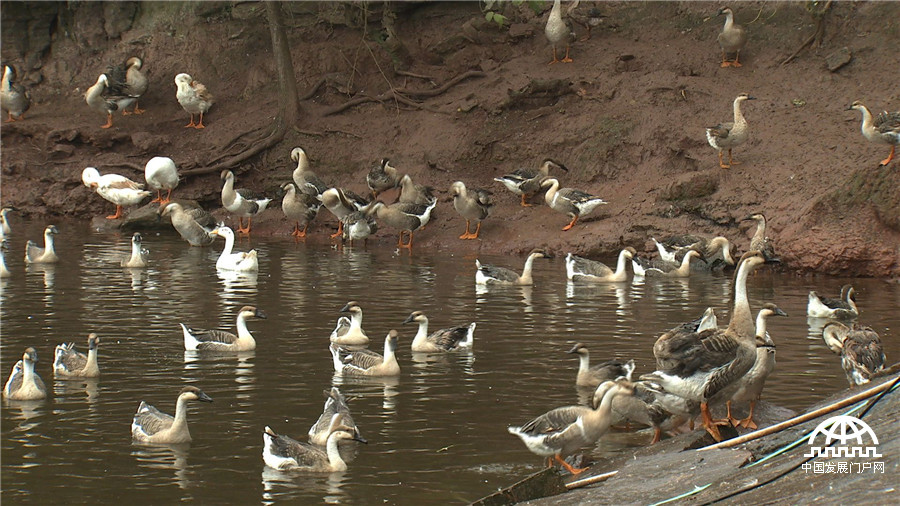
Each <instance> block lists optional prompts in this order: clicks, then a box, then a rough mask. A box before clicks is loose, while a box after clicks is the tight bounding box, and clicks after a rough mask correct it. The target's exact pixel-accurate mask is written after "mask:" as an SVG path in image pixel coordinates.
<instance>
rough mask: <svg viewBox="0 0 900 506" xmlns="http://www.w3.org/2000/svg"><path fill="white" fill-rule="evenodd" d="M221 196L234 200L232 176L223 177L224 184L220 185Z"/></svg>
mask: <svg viewBox="0 0 900 506" xmlns="http://www.w3.org/2000/svg"><path fill="white" fill-rule="evenodd" d="M222 197H223V199H225V200H229V201H231V200H234V198H235V191H234V178H233V177H229V178H226V179H225V184H224V185H222Z"/></svg>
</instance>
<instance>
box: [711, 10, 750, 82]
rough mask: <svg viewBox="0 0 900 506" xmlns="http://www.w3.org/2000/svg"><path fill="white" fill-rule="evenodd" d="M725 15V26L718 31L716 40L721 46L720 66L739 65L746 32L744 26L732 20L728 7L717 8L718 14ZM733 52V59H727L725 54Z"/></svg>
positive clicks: (745, 40)
mask: <svg viewBox="0 0 900 506" xmlns="http://www.w3.org/2000/svg"><path fill="white" fill-rule="evenodd" d="M723 14H724V15H725V26H724V27H722V31H721V32H719V35H718V37H716V40H718V41H719V47H721V48H722V65H721V66H722V67H723V68H724V67H741V66H742V65H741V62H740V61H738V60H740V58H741V50H742V49H744V46H745V45H747V32H746V31H745V30H744V27H743V26H741V25H739V24H737V23H735V22H734V12H732V10H731V9H730V8H728V7H722V8H721V9H719V13H718V14H717V15H718V16H721V15H723ZM730 53H734V61H728V59H727V58H726V56H727V55H728V54H730Z"/></svg>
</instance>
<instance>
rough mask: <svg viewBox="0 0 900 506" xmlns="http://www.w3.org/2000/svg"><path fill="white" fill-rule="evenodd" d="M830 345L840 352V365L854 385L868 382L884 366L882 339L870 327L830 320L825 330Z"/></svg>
mask: <svg viewBox="0 0 900 506" xmlns="http://www.w3.org/2000/svg"><path fill="white" fill-rule="evenodd" d="M822 339H824V340H825V344H826V345H827V346H828V348H829V349H830V350H831V351H833V352H835V353H838V354H840V355H841V367H843V369H844V373H845V374H846V375H847V381H849V382H850V385H851V386H855V385H862V384H864V383H868V382H869V381H870V380H871V379H872V377H873V376H875V375H876V374H878V373H879V372H881V371H882V370H883V369H884V361H885V357H884V348H883V347H882V345H881V338H880V337H878V333H877V332H875V331H874V330H873V329H872V328H871V327H866V326H863V325H859V324H855V323H854V324H852V325H849V326H848V325H844V324H843V323H840V322H831V323H829V324H828V325H825V328H823V329H822Z"/></svg>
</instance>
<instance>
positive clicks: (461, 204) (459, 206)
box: [450, 181, 494, 239]
mask: <svg viewBox="0 0 900 506" xmlns="http://www.w3.org/2000/svg"><path fill="white" fill-rule="evenodd" d="M450 195H452V196H453V208H454V209H456V212H458V213H459V215H460V216H462V217H463V218H464V219H465V220H466V231H465V233H464V234H463V235H461V236H459V238H460V239H478V233H479V232H480V231H481V221H482V220H484V219H485V218H487V217H488V216H490V215H491V208H492V207H494V203H493V202H491V195H492V193H491V192H489V191H487V190H483V189H481V188H472V189H471V190H469V189H467V188H466V185H465V183H463V182H462V181H457V182H455V183H453V184H452V185H450ZM472 220H475V221H476V222H477V223H478V224H477V225H476V226H475V232H469V222H471V221H472Z"/></svg>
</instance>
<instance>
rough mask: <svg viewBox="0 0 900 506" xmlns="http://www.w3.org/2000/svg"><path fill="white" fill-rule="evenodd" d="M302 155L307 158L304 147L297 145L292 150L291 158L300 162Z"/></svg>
mask: <svg viewBox="0 0 900 506" xmlns="http://www.w3.org/2000/svg"><path fill="white" fill-rule="evenodd" d="M301 157H302V158H304V159H305V158H306V151H303V148H301V147H296V148H294V149H292V150H291V160H293V161H295V162H299V161H300V158H301Z"/></svg>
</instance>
